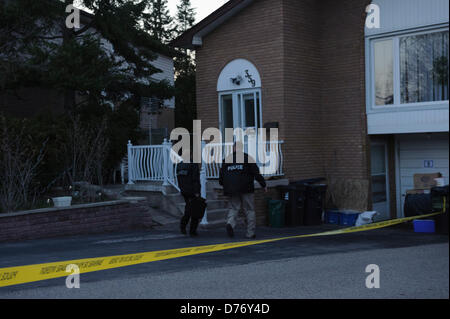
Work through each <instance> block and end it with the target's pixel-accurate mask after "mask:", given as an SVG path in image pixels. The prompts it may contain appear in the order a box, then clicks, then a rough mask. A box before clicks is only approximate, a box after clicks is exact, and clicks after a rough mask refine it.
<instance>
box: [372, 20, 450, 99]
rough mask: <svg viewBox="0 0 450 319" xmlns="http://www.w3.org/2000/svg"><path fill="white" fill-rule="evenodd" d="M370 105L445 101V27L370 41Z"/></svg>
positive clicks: (446, 92)
mask: <svg viewBox="0 0 450 319" xmlns="http://www.w3.org/2000/svg"><path fill="white" fill-rule="evenodd" d="M371 57H372V58H371V60H372V64H371V65H372V72H371V74H372V79H371V81H372V92H373V93H372V105H373V106H392V105H411V104H412V103H432V102H439V101H448V94H449V82H448V78H449V70H448V60H449V48H448V29H447V30H435V31H432V32H417V33H413V34H406V35H405V34H403V35H397V36H392V37H389V38H381V39H374V40H372V41H371Z"/></svg>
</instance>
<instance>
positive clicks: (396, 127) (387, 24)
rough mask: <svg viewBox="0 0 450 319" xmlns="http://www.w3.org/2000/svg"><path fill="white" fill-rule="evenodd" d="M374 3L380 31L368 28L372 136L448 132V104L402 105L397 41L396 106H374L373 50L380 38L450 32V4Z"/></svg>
mask: <svg viewBox="0 0 450 319" xmlns="http://www.w3.org/2000/svg"><path fill="white" fill-rule="evenodd" d="M372 3H373V4H376V5H378V6H379V8H380V28H378V29H376V28H373V29H368V28H367V27H366V29H365V35H366V110H367V128H368V134H406V133H427V132H448V131H449V103H448V100H447V101H436V102H423V103H411V104H402V105H401V104H400V97H399V94H400V93H399V90H400V88H399V85H400V84H399V83H400V74H399V72H400V66H399V64H398V63H399V58H398V55H399V52H398V42H395V40H394V42H393V45H394V52H393V56H394V65H393V68H394V74H393V76H394V88H395V89H394V96H396V97H395V99H394V103H396V104H395V105H390V106H387V107H375V106H373V104H374V102H373V99H374V98H373V96H374V79H373V76H374V66H373V63H374V61H373V55H372V47H371V46H372V44H373V41H375V40H376V39H377V37H380V38H384V37H386V38H390V37H392V36H398V35H399V34H402V33H403V32H406V33H408V32H412V31H419V30H422V29H423V30H425V29H426V28H427V27H428V28H429V27H436V28H435V29H442V30H444V29H447V30H448V23H449V0H373V1H372ZM437 26H439V27H437ZM390 33H392V34H390ZM397 41H398V39H397ZM395 101H396V102H395Z"/></svg>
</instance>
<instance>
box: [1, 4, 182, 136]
mask: <svg viewBox="0 0 450 319" xmlns="http://www.w3.org/2000/svg"><path fill="white" fill-rule="evenodd" d="M80 13H81V14H80V24H81V25H80V28H83V27H84V26H85V25H87V24H89V22H90V21H91V19H92V15H91V14H90V13H88V12H86V11H83V10H80ZM89 32H92V33H95V29H93V28H91V29H89ZM102 41H103V45H104V47H105V50H109V51H110V52H112V51H113V47H112V44H111V43H109V42H108V41H107V40H105V39H102ZM171 52H172V53H173V50H171V49H170V48H168V47H167V49H166V50H161V52H155V53H156V54H157V58H156V59H155V60H153V61H151V62H150V64H151V65H153V66H154V67H156V68H157V69H159V70H161V72H158V73H154V74H153V75H152V76H151V78H150V79H147V80H148V81H155V82H159V81H163V80H165V81H167V82H168V83H169V84H170V85H172V86H173V85H174V64H173V55H172V54H171ZM124 65H125V64H124ZM43 110H51V111H52V112H55V113H61V112H63V111H64V94H63V93H61V92H57V91H56V90H52V89H48V88H44V87H31V88H30V87H27V88H24V89H18V90H17V91H16V92H14V93H2V94H0V111H3V112H6V113H7V114H11V115H14V116H19V117H29V116H34V115H36V114H38V113H40V112H42V111H43ZM139 118H140V125H139V127H140V129H141V130H142V131H143V132H144V133H145V134H146V136H148V138H146V139H145V140H143V141H139V142H140V143H142V144H149V143H150V144H160V143H162V141H163V140H164V138H167V137H168V136H169V135H170V131H171V130H172V129H173V128H174V125H175V98H174V97H173V98H171V99H168V100H161V99H159V98H156V97H151V96H148V97H147V96H143V97H141V110H140V114H139Z"/></svg>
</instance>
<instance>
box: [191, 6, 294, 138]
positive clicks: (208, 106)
mask: <svg viewBox="0 0 450 319" xmlns="http://www.w3.org/2000/svg"><path fill="white" fill-rule="evenodd" d="M281 16H282V5H281V2H280V1H271V0H260V1H255V2H254V3H253V4H251V5H249V6H248V7H247V8H246V9H244V10H243V11H241V12H240V13H238V14H237V15H236V16H234V17H233V18H232V19H230V20H228V21H227V22H226V23H224V24H223V25H221V26H220V27H219V28H217V29H216V30H214V31H213V32H212V33H210V34H209V35H208V36H206V37H204V38H203V46H202V47H201V48H200V49H198V50H197V51H196V59H197V110H198V118H199V119H201V120H202V129H203V130H204V129H206V128H207V127H217V128H218V127H219V106H218V94H217V91H216V89H217V80H218V78H219V74H220V72H221V71H222V69H223V68H224V67H225V66H226V65H227V64H228V63H229V62H231V61H232V60H234V59H238V58H243V59H247V60H249V61H250V62H252V63H253V64H254V65H255V66H256V67H257V68H258V71H259V73H260V76H261V81H262V86H263V87H262V101H263V102H262V114H263V123H266V122H274V121H278V122H279V123H283V122H284V114H283V105H284V83H283V81H284V77H283V72H284V68H283V56H282V52H281V50H282V44H283V36H282V35H283V32H282V28H283V23H282V20H281V19H280V17H281ZM280 129H281V138H283V136H284V135H283V132H284V131H285V126H281V128H280Z"/></svg>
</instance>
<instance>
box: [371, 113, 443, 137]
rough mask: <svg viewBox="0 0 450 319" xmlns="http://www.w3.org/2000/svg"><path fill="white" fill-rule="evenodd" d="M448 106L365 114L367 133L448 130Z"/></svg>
mask: <svg viewBox="0 0 450 319" xmlns="http://www.w3.org/2000/svg"><path fill="white" fill-rule="evenodd" d="M448 118H449V112H448V106H447V107H444V108H442V109H439V108H438V109H431V110H430V109H428V110H411V109H410V108H404V109H401V108H399V109H397V110H396V111H395V110H394V111H392V110H391V111H386V112H377V113H373V112H371V113H368V114H367V129H368V133H369V134H403V133H423V132H448V130H449V120H448Z"/></svg>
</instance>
